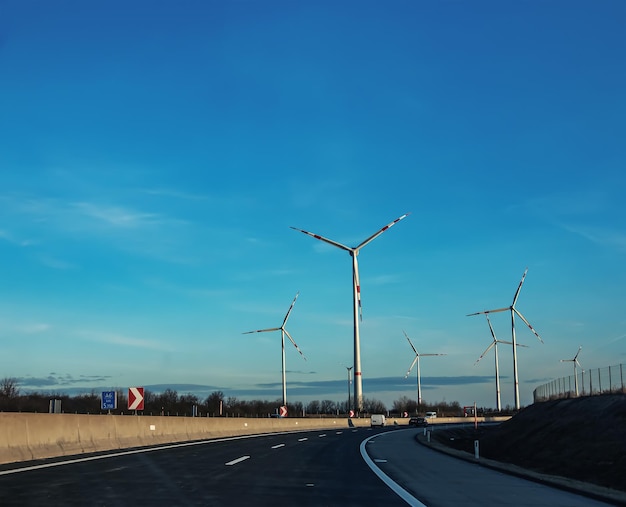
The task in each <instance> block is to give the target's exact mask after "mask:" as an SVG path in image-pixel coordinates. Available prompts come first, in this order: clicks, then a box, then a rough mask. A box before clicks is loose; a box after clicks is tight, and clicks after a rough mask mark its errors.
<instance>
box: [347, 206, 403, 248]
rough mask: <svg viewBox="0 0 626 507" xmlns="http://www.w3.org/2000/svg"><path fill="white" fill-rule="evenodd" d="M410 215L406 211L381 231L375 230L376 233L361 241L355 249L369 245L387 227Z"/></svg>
mask: <svg viewBox="0 0 626 507" xmlns="http://www.w3.org/2000/svg"><path fill="white" fill-rule="evenodd" d="M409 215H410V213H405V214H404V215H402V216H401V217H399V218H396V219H395V220H394V221H393V222H391V223H388V224H387V225H385V227H383V228H382V229H380V230H379V231H377V232H375V233H374V234H372V235H371V236H370V237H369V238H367V239H366V240H365V241H363V243H361V244H360V245H359V246H357V247H356V248H355V250H359V249H361V248H363V247H364V246H365V245H367V244H368V243H369V242H370V241H374V239H376V238H377V237H378V236H380V235H381V234H382V233H383V232H385V231H386V230H387V229H389V228H390V227H393V226H394V225H396V224H397V223H398V222H399V221H400V220H402V219H404V218H406V217H408V216H409Z"/></svg>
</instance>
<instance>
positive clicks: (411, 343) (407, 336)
mask: <svg viewBox="0 0 626 507" xmlns="http://www.w3.org/2000/svg"><path fill="white" fill-rule="evenodd" d="M402 332H403V333H404V336H406V339H407V340H409V345H411V348H412V349H413V352H415V355H416V356H418V355H419V354H418V353H417V349H416V348H415V345H413V342H412V341H411V338H409V335H408V334H406V331H405V330H404V329H403V330H402Z"/></svg>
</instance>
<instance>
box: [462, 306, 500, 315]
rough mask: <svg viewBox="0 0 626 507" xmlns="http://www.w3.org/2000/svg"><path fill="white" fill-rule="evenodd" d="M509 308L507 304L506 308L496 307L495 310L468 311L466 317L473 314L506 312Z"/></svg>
mask: <svg viewBox="0 0 626 507" xmlns="http://www.w3.org/2000/svg"><path fill="white" fill-rule="evenodd" d="M510 309H511V307H510V306H509V307H508V308H496V309H495V310H483V311H482V312H476V313H468V314H467V315H466V317H472V316H474V315H487V314H488V313H498V312H508V311H509V310H510Z"/></svg>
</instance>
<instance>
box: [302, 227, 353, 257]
mask: <svg viewBox="0 0 626 507" xmlns="http://www.w3.org/2000/svg"><path fill="white" fill-rule="evenodd" d="M290 228H291V229H293V230H294V231H300V232H302V233H304V234H307V235H308V236H311V237H312V238H315V239H319V240H320V241H324V242H325V243H329V244H331V245H333V246H336V247H337V248H341V249H342V250H347V251H348V252H352V248H350V247H347V246H346V245H342V244H341V243H338V242H336V241H333V240H332V239H328V238H325V237H323V236H320V235H319V234H313V233H312V232H308V231H304V230H302V229H298V228H297V227H290Z"/></svg>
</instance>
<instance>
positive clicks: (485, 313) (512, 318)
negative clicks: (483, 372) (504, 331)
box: [467, 268, 543, 410]
mask: <svg viewBox="0 0 626 507" xmlns="http://www.w3.org/2000/svg"><path fill="white" fill-rule="evenodd" d="M526 273H528V268H526V270H525V271H524V274H523V275H522V280H521V281H520V283H519V285H518V286H517V290H516V291H515V296H513V303H511V306H508V307H507V308H498V309H496V310H485V311H483V312H476V313H470V314H468V315H467V316H468V317H471V316H472V315H487V314H489V313H496V312H507V311H510V312H511V336H512V338H513V339H512V340H511V341H512V344H513V376H514V378H515V409H516V410H519V409H520V403H519V380H518V375H517V342H516V341H515V315H517V316H518V317H519V318H520V319H522V320H523V321H524V323H525V324H526V325H527V326H528V327H529V328H530V330H531V331H532V332H533V333H534V334H535V336H536V337H537V338H538V339H539V341H540V342H541V343H543V340H542V339H541V336H539V334H538V333H537V331H535V330H534V329H533V327H532V326H531V325H530V323H529V322H528V321H527V320H526V318H525V317H524V316H523V315H522V314H521V313H520V312H519V310H518V309H517V308H515V303H517V298H518V297H519V292H520V290H521V289H522V285H523V284H524V279H525V278H526Z"/></svg>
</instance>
